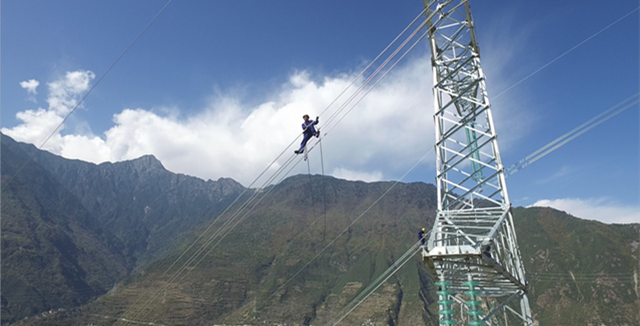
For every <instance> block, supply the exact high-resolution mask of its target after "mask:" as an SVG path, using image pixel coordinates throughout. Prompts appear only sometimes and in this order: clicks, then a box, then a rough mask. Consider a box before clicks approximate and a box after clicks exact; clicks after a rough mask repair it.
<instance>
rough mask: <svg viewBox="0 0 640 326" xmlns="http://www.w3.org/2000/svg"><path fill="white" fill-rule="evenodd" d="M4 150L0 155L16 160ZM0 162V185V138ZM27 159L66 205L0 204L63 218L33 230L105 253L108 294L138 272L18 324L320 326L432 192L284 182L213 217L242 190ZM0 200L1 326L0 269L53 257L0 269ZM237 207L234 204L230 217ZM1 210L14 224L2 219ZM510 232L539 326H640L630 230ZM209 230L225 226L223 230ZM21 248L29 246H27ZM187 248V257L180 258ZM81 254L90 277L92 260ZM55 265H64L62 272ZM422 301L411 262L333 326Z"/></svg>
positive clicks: (368, 320) (145, 171)
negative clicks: (50, 231)
mask: <svg viewBox="0 0 640 326" xmlns="http://www.w3.org/2000/svg"><path fill="white" fill-rule="evenodd" d="M6 142H8V144H9V145H8V146H7V149H10V148H11V147H9V146H17V147H19V148H23V147H28V146H26V145H21V144H17V143H15V142H9V141H8V140H6ZM2 150H3V153H2V154H3V155H2V160H3V161H2V169H3V179H4V178H5V165H7V164H6V163H5V158H6V155H5V138H3V149H2ZM29 150H31V151H33V150H35V149H34V148H31V147H29V148H27V149H24V151H25V152H27V153H29ZM12 155H13V154H12ZM36 156H37V160H36V161H35V163H37V164H34V167H36V166H41V167H42V169H40V170H38V171H34V172H33V173H31V174H30V177H34V176H37V177H38V178H40V179H42V178H45V176H46V178H49V179H50V181H51V182H52V183H55V184H57V187H59V189H62V190H60V191H55V193H63V191H66V192H64V193H66V194H68V195H69V196H70V197H69V198H70V199H69V200H68V201H67V202H65V204H64V205H62V204H58V205H57V206H55V205H54V204H52V203H51V202H55V201H56V200H57V199H56V198H57V197H52V199H48V198H49V197H51V192H48V193H40V192H38V191H40V190H41V189H47V187H45V186H42V187H37V189H35V188H34V187H33V186H32V185H33V184H34V182H33V181H30V180H27V179H25V180H22V179H19V178H16V180H14V181H13V182H12V184H10V185H9V186H10V187H11V186H14V185H15V187H16V189H22V193H16V194H14V193H9V194H11V195H12V196H14V198H30V197H29V196H31V197H33V198H37V199H38V200H40V199H39V198H40V197H43V198H47V199H46V200H47V201H48V202H47V203H45V204H43V205H41V206H42V208H41V210H40V211H42V212H47V214H48V215H52V214H53V213H52V212H59V213H56V215H61V216H67V219H66V220H61V219H56V220H55V221H52V222H51V223H49V224H46V223H45V222H42V221H40V220H37V221H36V222H33V223H36V224H43V225H46V226H50V227H52V228H53V227H56V228H62V229H65V227H64V225H67V224H74V223H75V224H77V225H79V227H80V226H81V227H82V230H86V231H82V232H86V233H87V234H90V236H87V237H86V240H83V239H85V238H82V237H81V236H80V235H79V234H81V232H80V231H77V232H76V233H77V234H76V233H71V234H70V235H68V238H69V239H71V241H72V243H73V244H74V245H75V247H76V248H79V250H85V251H87V250H94V249H92V248H94V247H96V248H98V249H95V251H96V252H97V251H98V250H103V252H105V255H111V256H108V257H111V258H110V259H103V260H104V261H108V262H110V263H117V264H119V265H118V266H122V267H121V270H123V271H124V272H123V273H119V274H118V273H114V275H115V276H111V277H112V278H113V279H116V280H122V278H123V277H124V275H125V274H126V273H127V272H129V271H130V270H131V269H132V268H134V267H135V266H138V269H137V270H136V271H135V272H133V273H132V274H131V276H130V277H128V278H126V279H124V280H122V281H120V282H119V283H118V285H117V286H116V287H114V288H113V289H111V291H109V293H108V294H106V295H103V296H101V297H99V298H98V299H96V300H91V298H84V299H82V300H79V301H78V303H82V302H86V301H87V300H91V302H90V303H89V304H87V305H84V306H82V307H81V308H79V309H77V310H73V311H69V310H67V311H65V312H58V313H53V314H47V315H46V316H38V317H31V318H28V319H26V320H24V321H22V322H21V323H20V324H24V325H70V324H73V325H86V324H89V323H95V324H96V325H109V324H114V323H116V322H117V321H118V319H117V318H125V319H126V320H130V321H131V320H133V321H135V322H144V323H148V322H153V323H155V324H164V325H211V324H214V323H215V324H226V325H238V324H254V325H258V324H260V325H275V324H288V325H323V324H328V323H329V324H331V323H330V322H331V321H335V318H337V317H338V316H340V313H341V311H342V310H343V308H344V307H345V305H347V304H348V303H349V302H350V301H351V300H352V299H353V298H354V297H356V296H357V295H358V293H359V292H360V291H362V290H363V289H364V288H366V287H367V286H368V285H369V284H371V283H372V282H373V281H374V280H375V279H376V278H378V276H379V275H380V274H381V273H382V272H383V271H385V270H386V269H387V268H388V267H389V266H390V265H392V264H393V263H394V262H395V261H396V259H398V258H399V257H400V256H401V255H402V254H403V253H405V251H406V250H407V249H409V248H410V247H411V245H413V244H414V243H415V242H416V241H417V231H418V230H419V228H421V227H427V228H429V227H430V226H431V224H432V222H433V218H434V216H435V203H436V198H435V197H436V189H435V187H434V186H432V185H428V184H424V183H411V184H403V183H398V184H397V185H395V186H394V187H393V188H392V189H391V190H389V188H390V187H391V186H393V184H394V183H391V182H376V183H363V182H350V181H344V180H339V179H335V178H331V177H326V178H322V177H320V176H313V177H311V178H309V177H308V176H294V177H290V178H288V179H286V180H284V181H283V182H282V183H280V184H278V185H276V186H272V187H271V188H267V189H264V190H263V192H261V193H257V195H260V196H261V195H264V194H266V196H264V197H258V198H262V200H261V201H260V202H259V204H257V205H256V206H255V208H254V209H253V210H251V211H246V210H245V211H243V212H241V214H238V215H235V216H236V217H233V216H234V215H232V214H224V215H222V216H221V217H220V218H217V219H216V217H217V216H218V215H219V213H220V212H221V211H222V210H223V209H224V208H226V206H227V205H228V204H229V203H231V201H232V200H233V199H234V198H235V196H237V195H238V194H240V193H241V191H242V190H244V189H243V188H242V187H240V186H239V185H238V184H237V183H235V182H234V181H232V180H225V179H222V180H219V181H217V182H212V181H208V182H204V181H202V180H199V179H196V178H190V177H187V176H182V175H175V174H172V173H170V172H168V171H166V170H164V169H163V168H162V166H161V165H160V163H159V162H158V161H157V160H155V159H154V158H153V157H150V156H147V157H143V158H141V159H139V160H134V161H129V162H122V163H117V164H101V165H97V166H96V165H93V164H89V163H84V162H79V161H70V160H65V159H62V158H59V157H56V156H54V155H51V154H48V153H39V154H38V155H36ZM20 162H23V161H22V160H20ZM14 165H15V164H14ZM14 169H15V167H14ZM25 178H26V176H25ZM3 181H4V180H3ZM56 189H58V188H56ZM388 190H389V191H388ZM15 191H18V190H15ZM387 191H388V193H386V195H384V196H383V194H385V192H387ZM251 194H254V192H253V191H251ZM247 197H248V196H247ZM247 197H245V199H246V198H247ZM156 198H160V199H156ZM379 198H381V199H380V201H379V202H377V203H376V204H375V205H373V206H371V205H372V204H373V203H374V202H376V200H378V199H379ZM2 200H3V208H2V210H3V211H2V212H3V221H2V223H3V235H2V240H3V242H2V243H3V252H2V255H3V256H2V258H3V274H2V282H3V284H2V285H3V288H2V294H3V298H2V299H3V300H2V304H3V320H6V319H4V318H5V317H4V316H5V314H4V313H5V311H6V309H9V308H12V309H14V308H15V307H16V306H15V305H14V306H12V305H11V303H12V302H16V301H15V300H16V299H15V297H18V295H14V297H13V299H11V300H9V299H5V298H9V297H8V294H9V293H11V294H14V293H22V292H16V291H17V290H13V289H12V288H10V287H8V286H7V285H6V284H8V282H9V281H8V280H7V279H6V272H5V271H6V269H5V268H8V269H10V270H11V269H13V270H16V271H18V272H17V273H20V272H22V273H23V274H25V275H28V274H29V273H32V274H33V271H35V272H39V271H41V270H47V268H49V270H54V269H53V267H51V266H60V265H62V263H57V262H56V261H46V260H43V259H44V258H43V257H44V256H47V257H57V256H55V255H50V254H43V253H42V252H43V251H42V250H40V249H34V250H33V251H32V252H33V256H30V257H27V258H23V259H22V260H20V261H27V262H39V263H41V264H40V265H37V264H36V263H32V264H31V263H30V264H31V265H21V264H17V263H16V261H15V260H14V261H13V262H12V263H11V265H10V266H5V259H9V258H6V257H9V256H7V255H5V252H18V251H19V249H18V248H24V247H25V246H24V245H22V244H21V243H20V242H17V240H11V239H9V238H8V234H9V233H6V232H5V231H6V229H5V206H6V204H7V202H9V203H11V201H10V200H14V201H15V199H11V198H10V199H5V189H3V198H2ZM74 205H75V206H74ZM14 206H17V205H14ZM23 206H24V205H23ZM54 206H55V208H54ZM251 206H252V205H250V207H251ZM27 207H31V206H29V205H27ZM73 207H77V209H76V210H73V209H72V208H73ZM239 207H241V205H240V204H236V205H234V207H233V208H234V209H232V210H231V212H233V211H235V209H236V208H239ZM7 209H8V208H7ZM13 211H19V210H17V209H16V208H15V207H14V208H11V212H13ZM34 211H35V210H33V209H31V210H29V211H26V212H24V213H21V214H22V215H20V218H19V219H16V221H22V220H28V219H33V218H34V217H32V216H36V217H38V218H40V217H39V216H40V215H37V214H36V213H34ZM325 212H326V215H325ZM83 214H84V215H83ZM14 215H16V214H14ZM27 215H28V217H27ZM41 215H46V214H44V213H41ZM16 216H17V215H16ZM83 216H84V217H83ZM514 218H515V225H516V231H517V234H518V240H519V244H520V248H521V252H522V255H523V260H524V262H525V267H526V270H527V272H528V278H529V282H530V284H531V290H530V302H531V308H532V310H533V312H534V315H535V318H536V320H538V321H539V322H540V324H541V325H590V324H591V325H601V324H605V325H636V324H638V323H639V322H640V320H638V318H639V317H638V314H637V311H638V307H639V304H640V300H639V299H638V291H639V289H638V282H637V269H638V254H639V252H640V250H639V249H638V247H639V244H640V241H638V238H639V227H638V225H605V224H602V223H598V222H593V221H585V220H581V219H578V218H575V217H572V216H569V215H567V214H565V213H563V212H559V211H556V210H553V209H547V208H527V209H524V208H516V209H515V210H514ZM69 221H73V223H72V222H69ZM75 221H78V222H75ZM236 222H237V224H236ZM12 223H14V224H12V225H13V226H12V228H13V229H15V230H18V231H16V232H27V231H25V230H31V229H33V227H31V226H29V225H31V224H29V225H22V224H19V222H15V221H14V222H12ZM20 223H21V222H20ZM65 223H66V224H65ZM211 223H213V224H211ZM75 224H74V225H75ZM210 225H212V226H211V228H208V226H210ZM224 225H235V227H234V228H233V229H232V230H230V229H225V228H223V226H224ZM30 227H31V229H30ZM36 229H38V228H36ZM65 230H66V229H65ZM220 230H223V231H225V232H219V231H220ZM226 231H230V232H228V233H227V232H226ZM221 235H225V236H224V237H222V236H221ZM32 237H33V238H37V239H42V238H43V236H41V235H40V234H36V235H34V236H32ZM198 238H199V240H197V241H196V239H198ZM55 239H57V238H55ZM90 240H93V242H90ZM38 241H40V243H44V241H43V240H38ZM73 241H76V242H73ZM194 241H196V242H195V243H196V244H195V245H194V246H192V247H190V245H191V244H192V243H194ZM50 242H52V243H53V242H55V241H54V240H51V241H50ZM85 242H87V243H85ZM56 243H57V242H56ZM205 244H207V245H206V246H205ZM91 246H94V247H91ZM51 247H52V248H53V247H55V248H58V247H56V246H55V245H51ZM61 247H62V248H67V247H70V246H66V245H61ZM100 248H102V249H100ZM200 248H203V249H205V250H204V251H202V253H203V255H200V256H197V259H195V260H189V258H190V257H192V256H193V255H194V254H197V253H198V249H200ZM20 250H22V249H20ZM204 253H206V255H205V254H204ZM93 255H94V256H95V263H96V264H98V263H99V261H100V258H99V257H100V254H99V253H96V254H93ZM60 256H61V257H63V258H64V257H65V256H64V255H63V254H60ZM92 257H93V256H92ZM105 257H106V256H105ZM63 258H59V259H58V260H59V261H62V260H63ZM64 259H67V258H64ZM148 261H150V263H147V262H148ZM91 262H94V261H93V260H91ZM105 264H106V262H105ZM68 265H70V266H74V265H73V263H71V262H70V263H68ZM77 265H78V266H79V268H76V269H77V270H80V271H82V272H79V273H76V274H77V275H82V273H84V276H83V277H84V279H83V278H82V277H77V278H73V277H70V276H68V275H72V274H69V273H67V274H64V273H62V272H55V271H54V272H51V274H52V275H58V276H56V278H55V281H56V282H62V281H61V280H65V282H67V283H70V284H75V283H73V282H72V281H66V280H75V279H80V280H83V282H85V283H86V284H96V283H90V282H89V281H87V280H86V279H88V278H89V277H91V279H92V280H93V279H98V276H96V275H101V274H100V273H99V272H97V271H95V270H89V269H88V268H85V267H83V266H85V265H86V264H85V265H83V264H82V263H78V264H77ZM180 267H184V268H182V269H180ZM23 269H24V271H23ZM108 270H109V271H116V270H118V269H117V267H113V268H108ZM178 272H179V273H178ZM15 274H16V273H14V275H15ZM73 275H75V274H73ZM104 279H107V280H108V281H103V283H108V282H111V279H109V278H104ZM12 282H13V281H12ZM67 283H56V284H67ZM16 284H18V283H16ZM68 287H69V288H70V289H71V290H69V293H70V294H71V296H72V294H74V293H75V295H76V297H74V298H77V297H80V294H79V293H80V292H79V291H76V292H74V290H73V287H72V286H71V285H69V286H68ZM23 288H25V287H24V286H23ZM32 288H33V289H34V290H33V291H37V292H38V293H40V294H47V293H55V292H52V291H53V290H52V289H51V288H47V287H45V285H43V284H39V283H38V284H34V285H33V286H32ZM101 289H103V290H101V291H102V292H100V291H98V292H99V293H104V289H109V287H108V286H103V287H102V288H101ZM8 291H9V292H8ZM20 291H23V290H20ZM23 292H24V291H23ZM30 296H31V297H33V295H32V294H25V297H30ZM54 296H55V295H54ZM72 297H73V296H72ZM6 302H9V304H6ZM46 302H49V301H46ZM434 302H435V294H434V289H433V280H432V277H431V276H430V275H429V273H428V272H427V271H426V269H425V268H424V266H423V265H422V262H421V260H420V259H419V258H418V257H415V258H414V259H413V260H410V261H409V262H408V263H407V264H406V265H405V266H404V267H403V268H402V269H400V271H399V272H398V273H396V274H395V275H394V276H392V277H390V278H389V279H388V280H387V281H386V282H385V283H384V284H383V285H382V286H381V287H380V288H378V289H377V291H375V292H374V294H373V295H371V297H369V298H368V299H367V300H366V301H364V302H363V303H362V304H361V305H360V306H358V307H357V309H355V310H354V311H353V312H352V313H351V314H349V315H348V316H347V318H345V319H344V320H343V321H342V323H341V324H342V325H437V304H434ZM73 304H75V303H70V305H71V306H73ZM21 307H22V306H21ZM41 307H49V308H56V306H53V305H52V304H51V303H49V305H48V306H47V305H44V304H43V305H41V306H33V307H30V309H31V310H28V311H26V310H25V311H24V312H22V311H21V312H20V314H17V313H16V312H15V311H14V310H15V309H14V310H11V313H13V314H14V316H19V317H21V316H26V315H29V314H33V313H34V312H41V311H42V308H41ZM65 307H67V308H68V307H70V306H65ZM47 309H48V308H47ZM14 320H16V319H14ZM120 321H121V322H122V321H124V320H123V319H120ZM119 324H120V323H119Z"/></svg>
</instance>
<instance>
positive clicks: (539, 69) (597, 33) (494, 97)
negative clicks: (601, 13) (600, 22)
mask: <svg viewBox="0 0 640 326" xmlns="http://www.w3.org/2000/svg"><path fill="white" fill-rule="evenodd" d="M638 9H640V7H638V8H635V9H633V10H631V11H630V12H628V13H626V14H625V15H623V16H622V17H620V18H618V19H616V20H615V21H614V22H613V23H611V24H609V25H607V26H605V27H604V28H602V29H601V30H599V31H597V32H595V33H594V34H592V35H591V36H589V37H587V38H586V39H584V40H583V41H582V42H580V43H578V44H576V45H574V46H573V47H572V48H570V49H569V50H567V51H565V52H564V53H562V54H561V55H559V56H557V57H556V58H555V59H553V60H551V61H549V62H547V63H546V64H544V65H543V66H542V67H540V68H538V69H536V70H534V71H533V72H532V73H530V74H528V75H527V76H525V77H524V78H522V79H520V80H519V81H518V82H516V83H515V84H513V85H511V86H509V87H508V88H507V89H505V90H503V91H502V92H500V93H498V95H495V96H493V99H496V98H498V97H500V96H502V95H503V94H504V93H506V92H508V91H510V90H511V89H512V88H514V87H516V86H518V85H520V84H522V83H523V82H524V81H525V80H527V79H529V78H531V77H532V76H533V75H535V74H537V73H539V72H540V71H542V70H543V69H545V68H547V67H548V66H550V65H551V64H553V63H554V62H556V61H558V60H560V59H561V58H562V57H564V56H566V55H567V54H569V53H571V52H573V50H575V49H577V48H579V47H580V46H582V45H583V44H585V43H587V42H588V41H590V40H591V39H592V38H594V37H596V36H598V35H600V34H601V33H602V32H604V31H606V30H608V29H609V28H611V27H612V26H613V25H615V24H617V23H619V22H620V21H622V20H623V19H625V18H627V17H628V16H629V15H631V14H632V13H634V12H636V11H638Z"/></svg>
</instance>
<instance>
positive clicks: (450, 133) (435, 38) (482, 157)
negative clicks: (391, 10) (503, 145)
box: [423, 0, 533, 325]
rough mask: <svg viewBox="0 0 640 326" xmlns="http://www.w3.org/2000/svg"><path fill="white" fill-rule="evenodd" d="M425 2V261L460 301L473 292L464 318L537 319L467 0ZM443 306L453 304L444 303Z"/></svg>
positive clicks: (529, 322) (475, 320)
mask: <svg viewBox="0 0 640 326" xmlns="http://www.w3.org/2000/svg"><path fill="white" fill-rule="evenodd" d="M424 4H425V7H426V16H427V27H428V29H429V42H430V46H431V64H432V72H433V85H434V86H433V100H434V111H435V114H434V123H435V133H436V143H435V149H436V166H437V175H436V186H437V189H438V213H437V216H436V221H435V223H434V226H433V229H432V231H431V234H430V237H429V241H428V244H427V247H426V248H425V250H424V251H423V258H424V261H425V262H426V263H427V264H428V266H429V267H430V268H431V270H432V272H433V273H434V274H435V275H437V277H438V278H439V282H440V283H441V284H444V283H443V282H447V283H446V284H448V286H447V291H451V292H452V295H451V297H452V299H455V300H456V301H457V302H462V301H461V298H462V296H463V295H464V293H465V291H466V293H473V297H474V298H473V300H472V301H473V302H474V304H473V305H472V306H471V307H472V310H469V309H470V308H469V307H470V306H468V305H467V306H465V305H464V304H461V307H463V308H466V309H467V313H468V314H469V316H467V317H464V314H463V315H462V316H463V317H462V319H463V320H465V321H467V322H469V324H473V325H497V324H503V323H509V324H510V323H511V322H513V321H515V320H519V321H520V322H522V323H523V324H524V325H532V324H533V320H532V318H531V311H530V309H529V303H528V299H527V295H526V293H527V281H526V278H525V272H524V266H523V265H522V259H521V257H520V251H519V249H518V243H517V239H516V234H515V230H514V226H513V217H512V214H511V203H510V201H509V197H508V195H507V188H506V183H505V175H504V167H503V165H502V162H501V159H500V152H499V149H498V139H497V135H496V131H495V128H494V124H493V118H492V116H491V105H490V104H489V98H488V96H487V92H486V87H485V76H484V73H483V71H482V68H481V66H480V48H479V46H478V43H477V38H476V33H475V26H474V23H473V18H472V16H471V10H470V7H469V2H468V0H449V1H447V0H440V1H429V0H424ZM470 284H472V289H471V290H469V286H470ZM480 301H481V302H482V304H479V302H480ZM446 302H449V301H446ZM490 306H491V307H493V308H489V307H490ZM440 309H441V310H442V309H447V310H450V307H449V306H448V305H445V306H443V305H440ZM481 309H484V310H485V312H484V313H482V314H480V310H481ZM507 312H509V314H507ZM471 315H473V316H471ZM441 316H447V318H450V316H449V315H446V314H441ZM479 316H482V319H480V317H479ZM503 321H504V322H503ZM449 323H450V321H449V319H446V322H445V321H444V319H443V320H441V324H449Z"/></svg>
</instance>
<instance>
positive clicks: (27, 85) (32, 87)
mask: <svg viewBox="0 0 640 326" xmlns="http://www.w3.org/2000/svg"><path fill="white" fill-rule="evenodd" d="M38 85H40V82H39V81H37V80H35V79H29V80H27V81H23V82H20V87H22V88H24V89H26V90H27V94H34V95H35V94H38V92H37V91H36V88H38Z"/></svg>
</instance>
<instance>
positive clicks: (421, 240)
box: [418, 228, 427, 246]
mask: <svg viewBox="0 0 640 326" xmlns="http://www.w3.org/2000/svg"><path fill="white" fill-rule="evenodd" d="M426 235H427V232H425V229H424V228H422V229H421V230H420V232H418V239H420V243H421V244H422V245H423V246H424V242H425V237H426Z"/></svg>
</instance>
